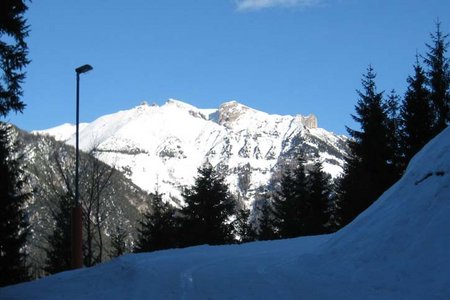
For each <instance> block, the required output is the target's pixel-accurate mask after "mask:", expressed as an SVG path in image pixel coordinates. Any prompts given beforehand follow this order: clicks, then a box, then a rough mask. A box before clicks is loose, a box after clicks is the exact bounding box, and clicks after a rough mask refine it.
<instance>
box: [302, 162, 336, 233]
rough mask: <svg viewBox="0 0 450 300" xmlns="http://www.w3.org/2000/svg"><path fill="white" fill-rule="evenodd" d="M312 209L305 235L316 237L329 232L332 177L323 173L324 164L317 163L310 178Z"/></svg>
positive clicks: (307, 217) (309, 190)
mask: <svg viewBox="0 0 450 300" xmlns="http://www.w3.org/2000/svg"><path fill="white" fill-rule="evenodd" d="M308 193H309V201H310V203H309V205H310V209H309V211H308V214H307V215H306V216H305V220H304V222H305V234H307V235H316V234H323V233H326V232H327V224H328V222H329V220H330V209H329V205H330V200H331V199H330V197H331V184H330V175H328V174H327V173H325V172H324V171H323V167H322V163H321V162H320V161H317V162H316V163H315V164H314V166H313V168H312V170H311V171H310V172H309V176H308Z"/></svg>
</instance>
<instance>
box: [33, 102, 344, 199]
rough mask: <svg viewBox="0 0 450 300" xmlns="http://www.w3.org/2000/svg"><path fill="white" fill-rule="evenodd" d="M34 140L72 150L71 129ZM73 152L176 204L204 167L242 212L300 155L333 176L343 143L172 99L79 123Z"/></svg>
mask: <svg viewBox="0 0 450 300" xmlns="http://www.w3.org/2000/svg"><path fill="white" fill-rule="evenodd" d="M37 133H40V134H47V135H50V136H53V137H54V138H56V139H58V140H60V141H64V142H65V143H67V144H69V145H74V144H75V136H74V133H75V128H74V126H73V125H69V124H64V125H61V126H58V127H55V128H51V129H48V130H43V131H39V132H37ZM80 147H81V149H82V150H84V151H86V152H92V153H94V154H95V156H96V157H97V158H98V159H100V160H101V161H103V162H105V163H107V164H109V165H111V166H114V167H115V168H117V169H118V170H121V171H123V172H124V173H125V175H126V176H127V177H128V178H130V179H131V180H132V181H133V182H134V183H135V184H136V185H138V186H139V187H141V188H142V189H144V190H146V191H149V192H154V191H155V189H156V188H158V189H159V191H160V192H162V193H163V194H164V197H165V199H169V200H173V202H174V203H175V204H180V202H178V201H179V199H181V192H182V190H183V188H184V187H186V186H189V185H191V184H193V183H194V177H195V175H196V173H197V172H196V171H197V168H198V167H199V166H201V165H202V164H204V163H205V162H209V163H211V164H212V165H213V166H217V167H218V168H219V170H220V171H221V172H222V173H223V175H224V177H225V180H226V183H227V184H228V185H229V187H230V190H231V191H232V192H233V193H234V194H235V195H236V196H237V197H238V198H239V199H242V200H243V202H244V203H245V204H246V205H247V206H250V205H251V203H252V202H253V201H254V200H255V197H257V194H258V190H259V189H260V188H261V187H265V186H267V185H268V184H269V182H270V180H271V178H272V177H273V176H274V174H276V172H279V170H280V169H281V168H282V166H283V165H284V164H285V163H286V162H287V161H289V160H291V159H292V158H293V157H294V155H295V153H297V152H299V151H302V152H303V153H304V154H305V156H306V159H307V163H313V162H314V161H316V160H320V161H322V163H323V166H324V170H325V171H326V172H327V173H329V174H330V175H331V176H332V177H337V176H338V175H339V174H340V173H341V171H342V167H343V164H344V156H345V155H346V149H347V148H346V137H345V136H339V135H336V134H333V133H331V132H328V131H326V130H324V129H321V128H318V127H317V119H316V117H315V116H314V115H310V116H306V117H305V116H301V115H295V116H290V115H284V116H283V115H273V114H268V113H265V112H262V111H258V110H255V109H253V108H250V107H248V106H245V105H243V104H241V103H238V102H236V101H231V102H226V103H223V104H222V105H220V107H219V108H217V109H199V108H197V107H195V106H192V105H190V104H187V103H184V102H182V101H178V100H174V99H170V100H168V101H167V102H166V103H165V104H164V105H162V106H158V105H156V104H153V105H148V104H147V103H145V102H144V103H142V104H141V105H139V106H137V107H134V108H132V109H129V110H124V111H119V112H117V113H114V114H110V115H105V116H102V117H100V118H98V119H96V120H95V121H93V122H91V123H84V124H81V126H80Z"/></svg>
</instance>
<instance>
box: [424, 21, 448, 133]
mask: <svg viewBox="0 0 450 300" xmlns="http://www.w3.org/2000/svg"><path fill="white" fill-rule="evenodd" d="M440 25H441V24H440V23H439V22H438V23H437V24H436V32H435V33H434V34H431V39H432V44H431V45H429V44H427V47H428V53H427V55H426V57H425V64H426V65H427V66H428V72H427V75H428V85H429V90H430V98H431V102H432V104H433V108H434V112H435V120H434V133H435V134H438V133H439V132H441V131H442V130H443V129H444V128H446V127H447V122H448V121H450V114H449V112H450V108H449V106H450V65H449V59H448V58H447V57H446V56H445V53H446V52H447V48H448V45H449V43H448V42H447V41H446V39H447V37H448V35H445V34H443V33H442V32H441V28H440Z"/></svg>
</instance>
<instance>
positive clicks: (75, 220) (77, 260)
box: [71, 204, 83, 269]
mask: <svg viewBox="0 0 450 300" xmlns="http://www.w3.org/2000/svg"><path fill="white" fill-rule="evenodd" d="M82 214H83V211H82V209H81V205H79V204H78V205H77V206H75V207H74V208H72V251H71V254H72V257H71V263H72V269H79V268H82V267H83V219H82Z"/></svg>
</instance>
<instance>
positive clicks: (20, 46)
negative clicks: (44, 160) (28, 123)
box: [0, 0, 30, 117]
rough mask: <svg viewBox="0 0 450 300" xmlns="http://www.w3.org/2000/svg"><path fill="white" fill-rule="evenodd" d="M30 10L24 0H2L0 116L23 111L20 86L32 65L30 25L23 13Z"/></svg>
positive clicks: (0, 12)
mask: <svg viewBox="0 0 450 300" xmlns="http://www.w3.org/2000/svg"><path fill="white" fill-rule="evenodd" d="M27 9H28V7H27V5H26V4H25V1H23V0H8V1H0V16H1V17H0V70H1V72H0V116H1V117H6V116H7V115H8V113H9V112H10V111H11V110H12V111H15V112H22V110H23V109H24V108H25V104H24V103H23V101H22V100H21V99H20V98H21V96H22V94H23V91H22V87H21V84H22V83H23V81H24V79H25V72H23V71H22V70H23V68H24V67H26V66H27V65H28V64H29V62H30V61H29V60H28V58H27V55H28V46H27V43H26V41H25V38H26V37H27V36H28V26H27V24H26V19H25V18H24V16H23V15H24V13H25V12H26V11H27Z"/></svg>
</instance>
